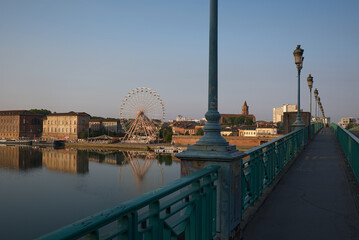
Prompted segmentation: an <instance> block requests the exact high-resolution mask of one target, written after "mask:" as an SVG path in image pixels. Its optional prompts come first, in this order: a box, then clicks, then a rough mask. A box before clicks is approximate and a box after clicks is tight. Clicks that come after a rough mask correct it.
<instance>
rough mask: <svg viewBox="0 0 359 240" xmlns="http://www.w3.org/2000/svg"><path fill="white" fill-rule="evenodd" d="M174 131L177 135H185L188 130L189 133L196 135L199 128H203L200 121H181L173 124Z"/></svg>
mask: <svg viewBox="0 0 359 240" xmlns="http://www.w3.org/2000/svg"><path fill="white" fill-rule="evenodd" d="M171 127H172V133H173V134H175V135H183V134H186V132H188V134H189V135H194V134H196V132H197V129H198V128H203V126H201V125H200V124H199V123H196V122H187V121H180V122H174V123H172V124H171Z"/></svg>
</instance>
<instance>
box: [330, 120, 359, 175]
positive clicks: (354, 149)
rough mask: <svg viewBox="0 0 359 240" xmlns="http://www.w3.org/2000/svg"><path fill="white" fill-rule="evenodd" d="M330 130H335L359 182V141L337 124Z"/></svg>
mask: <svg viewBox="0 0 359 240" xmlns="http://www.w3.org/2000/svg"><path fill="white" fill-rule="evenodd" d="M330 128H331V129H333V130H334V133H335V135H336V136H337V139H338V141H339V143H340V145H341V146H342V149H343V151H344V154H345V157H346V159H347V160H348V162H349V164H350V166H351V168H352V170H353V172H354V175H355V177H356V179H357V181H358V182H359V139H358V138H357V137H356V136H355V135H354V134H352V133H351V132H349V131H348V130H346V129H344V128H342V127H341V126H339V125H337V124H335V123H332V124H330Z"/></svg>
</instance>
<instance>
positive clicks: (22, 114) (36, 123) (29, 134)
mask: <svg viewBox="0 0 359 240" xmlns="http://www.w3.org/2000/svg"><path fill="white" fill-rule="evenodd" d="M41 133H42V115H40V114H34V113H32V112H30V111H26V110H9V111H0V138H7V139H19V138H24V137H25V138H34V137H39V136H40V135H41Z"/></svg>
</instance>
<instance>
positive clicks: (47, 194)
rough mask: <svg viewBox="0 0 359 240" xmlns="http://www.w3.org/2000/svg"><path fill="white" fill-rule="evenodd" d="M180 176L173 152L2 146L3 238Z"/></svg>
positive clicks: (37, 231) (31, 232) (51, 225)
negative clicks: (171, 153) (164, 153)
mask: <svg viewBox="0 0 359 240" xmlns="http://www.w3.org/2000/svg"><path fill="white" fill-rule="evenodd" d="M178 178H180V162H179V161H176V160H175V159H173V157H172V156H171V155H156V154H155V153H152V152H145V151H143V152H139V151H104V150H98V151H93V150H91V151H87V150H76V149H48V148H43V149H41V148H33V147H21V146H0V193H1V197H0V230H1V239H33V238H36V237H39V236H42V235H44V234H46V233H48V232H51V231H53V230H56V229H58V228H60V227H62V226H65V225H68V224H70V223H72V222H74V221H77V220H79V219H82V218H84V217H87V216H90V215H92V214H94V213H96V212H99V211H101V210H104V209H107V208H111V207H113V206H115V205H117V204H119V203H121V202H124V201H126V200H129V199H132V198H134V197H137V196H139V195H141V194H143V193H145V192H148V191H151V190H154V189H156V188H158V187H160V186H162V185H164V184H168V183H170V182H172V181H174V180H176V179H178Z"/></svg>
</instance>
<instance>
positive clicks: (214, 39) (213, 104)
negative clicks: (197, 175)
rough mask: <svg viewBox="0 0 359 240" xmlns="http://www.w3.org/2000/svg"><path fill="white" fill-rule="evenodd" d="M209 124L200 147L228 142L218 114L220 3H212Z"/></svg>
mask: <svg viewBox="0 0 359 240" xmlns="http://www.w3.org/2000/svg"><path fill="white" fill-rule="evenodd" d="M205 117H206V120H207V124H206V125H205V126H204V128H203V130H204V135H203V137H202V138H201V139H200V140H199V141H198V142H197V144H199V145H208V144H210V145H222V146H227V145H228V142H227V141H226V140H225V139H224V138H223V137H222V135H221V130H222V127H221V125H220V124H219V119H220V118H221V115H220V114H219V112H218V1H217V0H216V1H211V3H210V29H209V70H208V111H207V113H206V114H205Z"/></svg>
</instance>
